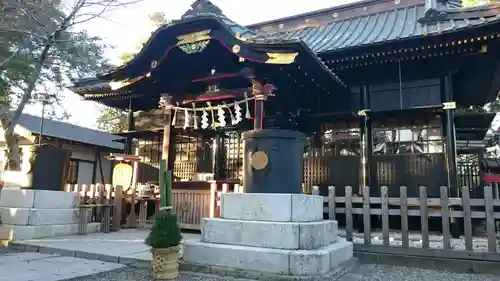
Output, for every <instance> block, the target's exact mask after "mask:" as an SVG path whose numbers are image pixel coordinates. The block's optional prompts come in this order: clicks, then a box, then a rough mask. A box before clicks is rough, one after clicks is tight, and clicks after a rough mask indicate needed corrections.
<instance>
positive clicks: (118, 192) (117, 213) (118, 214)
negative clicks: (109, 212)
mask: <svg viewBox="0 0 500 281" xmlns="http://www.w3.org/2000/svg"><path fill="white" fill-rule="evenodd" d="M122 200H123V187H122V186H121V185H117V186H115V198H114V200H113V201H114V203H113V223H112V225H111V231H118V230H120V229H121V220H122Z"/></svg>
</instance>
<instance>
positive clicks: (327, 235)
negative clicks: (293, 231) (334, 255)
mask: <svg viewBox="0 0 500 281" xmlns="http://www.w3.org/2000/svg"><path fill="white" fill-rule="evenodd" d="M299 227H300V231H299V233H300V237H299V247H298V249H304V250H312V249H318V248H321V247H323V246H327V245H330V244H332V243H334V242H335V241H336V240H337V239H338V223H337V221H328V220H324V221H317V222H303V223H300V224H299Z"/></svg>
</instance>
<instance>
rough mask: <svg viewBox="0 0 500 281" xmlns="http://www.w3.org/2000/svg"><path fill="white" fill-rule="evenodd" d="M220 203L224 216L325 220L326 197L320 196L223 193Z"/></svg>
mask: <svg viewBox="0 0 500 281" xmlns="http://www.w3.org/2000/svg"><path fill="white" fill-rule="evenodd" d="M309 197H310V198H309ZM292 203H295V204H292ZM221 204H222V205H221V217H222V218H225V219H235V220H253V221H273V222H290V221H292V222H309V221H318V220H323V198H322V197H321V196H314V195H305V194H293V195H292V194H269V193H225V194H222V198H221Z"/></svg>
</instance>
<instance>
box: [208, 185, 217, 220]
mask: <svg viewBox="0 0 500 281" xmlns="http://www.w3.org/2000/svg"><path fill="white" fill-rule="evenodd" d="M216 196H217V183H215V182H213V183H211V184H210V212H209V217H211V218H213V217H215V208H217V204H216V200H217V198H216Z"/></svg>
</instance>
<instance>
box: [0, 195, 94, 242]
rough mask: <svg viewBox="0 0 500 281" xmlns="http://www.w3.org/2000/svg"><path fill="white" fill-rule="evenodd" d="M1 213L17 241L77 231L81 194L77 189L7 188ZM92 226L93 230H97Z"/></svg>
mask: <svg viewBox="0 0 500 281" xmlns="http://www.w3.org/2000/svg"><path fill="white" fill-rule="evenodd" d="M0 214H1V217H2V222H3V226H4V227H8V228H11V229H12V230H13V238H12V239H13V240H27V239H33V238H44V237H52V236H58V235H69V234H76V232H77V228H78V195H77V194H76V193H73V192H64V191H46V190H36V191H35V190H27V189H23V190H20V189H8V188H7V189H3V190H2V191H1V192H0ZM96 227H97V226H91V227H90V232H92V231H94V232H95V231H97V228H96Z"/></svg>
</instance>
